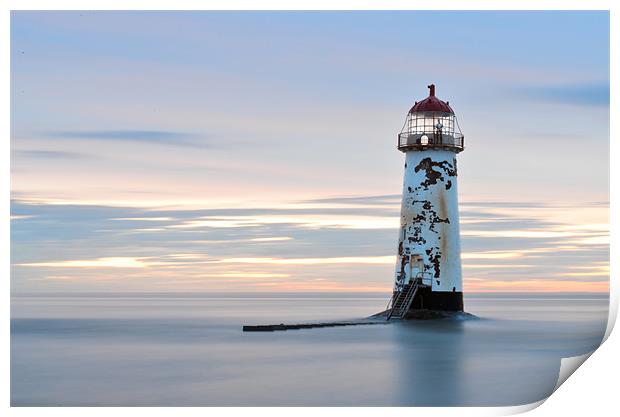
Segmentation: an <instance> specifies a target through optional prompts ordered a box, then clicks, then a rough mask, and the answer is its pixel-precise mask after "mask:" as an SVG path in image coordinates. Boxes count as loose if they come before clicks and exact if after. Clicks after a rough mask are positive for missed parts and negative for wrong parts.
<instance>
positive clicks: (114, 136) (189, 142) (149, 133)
mask: <svg viewBox="0 0 620 417" xmlns="http://www.w3.org/2000/svg"><path fill="white" fill-rule="evenodd" d="M44 136H46V137H49V138H64V139H83V140H107V141H125V142H143V143H150V144H153V143H155V144H161V145H175V146H187V147H196V148H205V147H210V146H211V144H210V143H207V142H206V141H204V138H201V137H200V136H199V135H197V134H194V133H187V132H179V131H168V130H80V131H75V130H62V131H52V132H44Z"/></svg>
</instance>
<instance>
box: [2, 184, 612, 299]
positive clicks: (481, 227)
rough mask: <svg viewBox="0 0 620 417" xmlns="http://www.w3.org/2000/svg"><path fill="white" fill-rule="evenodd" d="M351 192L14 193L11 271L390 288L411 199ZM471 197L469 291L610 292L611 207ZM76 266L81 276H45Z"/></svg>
mask: <svg viewBox="0 0 620 417" xmlns="http://www.w3.org/2000/svg"><path fill="white" fill-rule="evenodd" d="M344 198H345V200H344V201H347V202H351V204H346V203H345V204H343V203H342V201H340V200H336V201H334V200H332V199H325V200H328V201H329V202H325V203H322V204H316V205H309V204H308V201H310V200H304V201H303V202H298V203H290V204H287V205H278V204H276V205H274V206H273V207H264V206H260V207H252V206H251V205H241V206H239V205H238V206H233V207H227V206H220V207H218V208H204V209H192V210H183V209H169V208H165V209H153V208H150V209H144V208H132V207H109V206H87V205H82V206H80V205H62V204H54V205H51V204H33V203H28V202H24V201H15V200H14V201H13V202H12V212H13V215H17V216H20V220H19V221H16V222H14V224H13V226H12V229H11V239H12V242H11V243H12V246H13V251H12V254H11V255H12V259H11V261H12V265H13V266H14V267H15V269H14V270H13V272H14V273H13V275H12V278H11V279H12V282H13V283H14V284H16V285H15V286H16V288H18V289H19V290H26V289H29V290H33V289H35V290H36V289H41V288H46V285H64V286H66V287H67V288H69V286H71V285H73V284H72V283H73V282H76V283H81V284H80V285H82V284H83V285H91V284H88V283H93V284H92V285H95V284H94V281H96V280H99V281H106V282H108V281H110V280H113V281H114V285H118V286H120V287H122V286H123V285H127V286H133V287H132V288H138V289H142V290H149V289H150V290H153V289H157V290H162V291H163V290H178V289H179V288H186V287H183V285H186V286H187V288H189V287H190V286H191V288H196V289H199V290H215V289H217V290H223V291H224V290H225V291H229V290H232V289H234V288H237V287H235V285H244V283H247V282H248V280H251V285H250V286H249V287H244V289H245V290H247V291H255V290H258V289H260V288H263V289H264V290H265V289H269V290H283V289H284V288H288V289H290V290H296V291H309V290H318V289H319V288H328V286H327V284H326V283H327V282H329V283H330V284H329V285H330V287H329V288H341V289H345V288H346V289H348V290H352V291H358V290H359V288H361V286H360V285H362V286H365V287H373V288H380V287H385V288H388V289H389V287H390V286H391V284H392V280H393V273H394V265H395V256H394V255H395V252H396V247H395V246H396V245H395V237H396V234H397V228H398V217H399V214H398V210H397V209H398V207H399V206H400V202H399V201H394V202H393V203H391V204H390V207H391V206H392V205H393V206H394V208H395V210H389V212H388V209H387V208H386V207H382V206H379V205H377V204H375V203H376V202H377V201H378V200H381V199H382V198H383V196H368V197H364V196H359V197H344ZM397 200H399V199H397ZM363 201H365V202H366V203H365V204H364V203H363ZM463 205H464V206H465V207H466V210H465V211H464V213H465V215H462V217H461V219H462V220H463V222H462V224H461V231H462V239H461V241H462V248H463V252H462V260H463V276H464V279H465V282H466V283H470V284H466V288H467V290H476V291H481V290H497V291H512V290H523V291H538V290H540V291H546V290H551V289H552V288H554V285H555V286H556V287H557V288H558V289H562V290H566V291H569V290H570V291H573V290H574V291H577V290H584V291H603V290H605V288H606V287H605V285H603V284H600V285H599V284H596V285H595V284H588V283H589V282H592V281H593V280H597V281H601V280H606V279H607V277H608V275H609V272H608V267H607V269H606V268H605V266H607V265H608V260H609V244H608V225H607V223H606V222H607V220H608V212H609V209H608V206H607V205H605V204H597V205H590V204H583V203H579V204H573V205H570V204H568V203H562V204H545V205H541V204H535V203H532V204H527V203H525V202H520V203H518V204H515V203H511V202H508V201H507V202H501V203H500V202H497V201H495V202H474V203H465V204H463ZM153 232H157V233H153ZM585 243H587V244H585ZM59 268H60V269H59ZM59 270H62V274H59V273H57V271H59ZM73 274H75V276H76V277H77V278H79V280H77V278H76V280H75V281H71V280H41V277H43V276H61V275H62V276H73ZM564 281H566V282H569V281H570V283H568V284H567V285H566V286H562V285H560V283H561V282H564ZM535 282H538V284H535ZM573 282H583V283H584V284H583V285H578V284H574V283H573ZM37 283H38V284H37ZM486 283H488V284H489V285H488V286H485V284H486ZM76 285H77V284H76ZM120 287H118V288H120Z"/></svg>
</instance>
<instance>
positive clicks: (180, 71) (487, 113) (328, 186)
mask: <svg viewBox="0 0 620 417" xmlns="http://www.w3.org/2000/svg"><path fill="white" fill-rule="evenodd" d="M430 83H435V84H436V85H437V96H438V97H439V98H441V99H443V100H449V102H450V105H451V106H452V108H454V110H455V112H456V114H457V117H458V119H459V124H460V127H461V129H462V131H463V133H464V134H465V144H466V149H465V151H464V152H462V153H460V154H459V155H458V163H459V199H460V203H461V204H460V213H461V237H462V248H463V253H462V259H463V277H464V288H465V291H466V292H482V291H513V292H522V291H597V292H606V291H608V288H609V237H608V235H609V14H608V13H607V12H604V11H600V12H599V11H579V12H567V11H538V12H515V11H510V12H508V11H505V12H472V11H462V12H437V11H427V12H421V11H411V12H387V11H383V12H267V11H263V12H130V11H122V12H94V11H84V12H77V11H75V12H25V11H14V12H12V15H11V263H12V268H11V289H12V291H13V292H14V293H27V292H91V291H92V292H124V291H146V292H160V291H162V292H194V291H198V292H278V291H282V292H298V291H301V292H342V291H346V292H350V291H361V292H385V293H388V292H389V291H391V288H392V284H393V279H394V263H395V254H396V249H397V248H396V245H397V236H398V235H397V233H398V222H399V211H400V192H401V188H402V174H403V162H404V156H403V154H402V153H400V152H398V151H397V150H396V134H397V133H398V132H399V131H400V128H401V127H402V124H403V122H404V118H405V115H406V113H407V111H408V110H409V108H410V107H411V105H412V104H413V102H414V101H418V100H420V99H423V98H424V97H426V95H427V91H428V90H427V89H426V86H427V85H428V84H430Z"/></svg>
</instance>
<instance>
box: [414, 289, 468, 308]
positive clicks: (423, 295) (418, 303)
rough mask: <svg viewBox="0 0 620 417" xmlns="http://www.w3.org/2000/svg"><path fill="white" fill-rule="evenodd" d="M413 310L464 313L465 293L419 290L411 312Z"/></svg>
mask: <svg viewBox="0 0 620 417" xmlns="http://www.w3.org/2000/svg"><path fill="white" fill-rule="evenodd" d="M412 310H434V311H463V293H462V292H444V291H431V288H430V287H423V288H419V289H418V292H417V294H416V296H415V298H414V299H413V302H412V303H411V308H410V309H409V311H412Z"/></svg>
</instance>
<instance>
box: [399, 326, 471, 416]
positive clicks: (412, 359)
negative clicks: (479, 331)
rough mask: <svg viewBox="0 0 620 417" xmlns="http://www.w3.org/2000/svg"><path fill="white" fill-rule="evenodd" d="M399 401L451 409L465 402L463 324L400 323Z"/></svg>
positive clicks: (407, 403)
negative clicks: (452, 406)
mask: <svg viewBox="0 0 620 417" xmlns="http://www.w3.org/2000/svg"><path fill="white" fill-rule="evenodd" d="M395 326H398V327H399V328H400V329H398V330H397V331H395V332H394V333H393V334H394V342H395V345H396V347H397V348H396V354H397V361H398V365H399V366H398V368H397V369H398V373H397V375H396V378H397V385H396V386H397V398H398V401H399V402H400V403H402V404H406V405H417V406H451V405H460V404H463V402H465V392H464V390H463V387H464V384H463V378H464V372H463V371H464V370H463V366H464V363H463V350H464V332H463V329H464V323H463V322H461V321H451V320H441V321H437V320H429V321H417V322H401V323H397V324H396V325H395Z"/></svg>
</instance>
